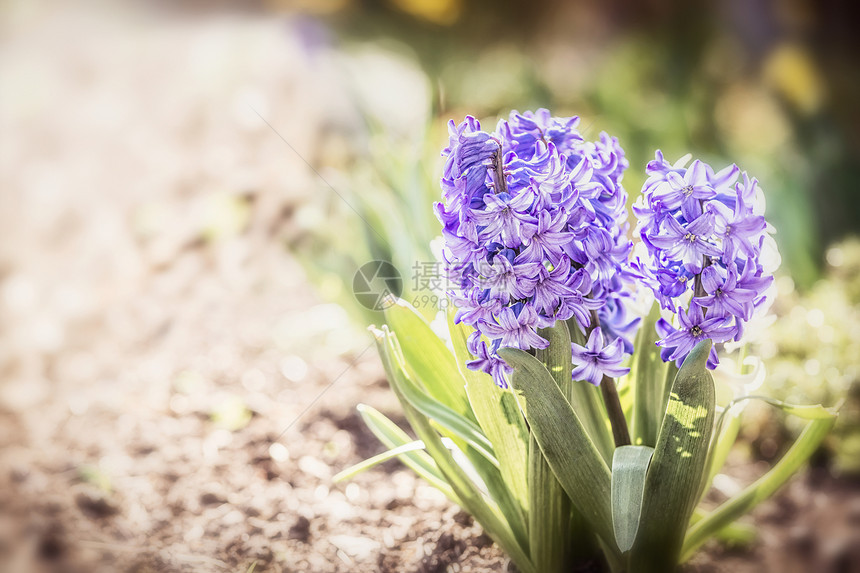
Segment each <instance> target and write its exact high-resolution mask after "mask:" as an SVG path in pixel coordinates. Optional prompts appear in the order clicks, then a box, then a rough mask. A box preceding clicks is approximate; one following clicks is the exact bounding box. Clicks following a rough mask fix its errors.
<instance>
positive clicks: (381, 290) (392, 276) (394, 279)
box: [352, 261, 403, 310]
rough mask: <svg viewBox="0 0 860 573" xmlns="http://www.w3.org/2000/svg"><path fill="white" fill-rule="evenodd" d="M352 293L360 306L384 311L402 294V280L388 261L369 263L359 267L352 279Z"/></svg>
mask: <svg viewBox="0 0 860 573" xmlns="http://www.w3.org/2000/svg"><path fill="white" fill-rule="evenodd" d="M352 292H353V294H354V295H355V299H356V300H357V301H358V302H359V304H361V306H363V307H365V308H368V309H370V310H385V309H386V308H388V307H390V306H391V305H393V304H394V299H395V298H397V297H399V296H400V295H401V294H403V279H402V278H400V273H399V272H398V271H397V269H396V268H394V265H392V264H391V263H389V262H388V261H370V262H369V263H365V264H363V265H361V267H360V268H359V269H358V270H357V271H356V273H355V276H354V277H352Z"/></svg>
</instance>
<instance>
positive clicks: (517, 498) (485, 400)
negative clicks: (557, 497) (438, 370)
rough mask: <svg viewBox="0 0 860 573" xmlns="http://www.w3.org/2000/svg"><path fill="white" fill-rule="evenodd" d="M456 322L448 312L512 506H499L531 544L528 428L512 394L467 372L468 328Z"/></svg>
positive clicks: (458, 353)
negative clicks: (529, 530) (528, 529)
mask: <svg viewBox="0 0 860 573" xmlns="http://www.w3.org/2000/svg"><path fill="white" fill-rule="evenodd" d="M453 319H454V311H453V309H451V310H450V311H449V312H448V330H449V333H450V335H451V344H452V346H453V348H454V354H455V355H456V357H457V366H458V367H459V368H460V372H461V374H462V375H463V377H464V378H465V379H466V394H467V395H468V397H469V403H470V404H471V406H472V411H473V412H474V414H475V418H477V420H478V424H479V425H480V426H481V429H482V430H483V431H484V434H485V435H486V436H487V438H489V440H490V442H491V443H492V445H493V451H494V452H495V454H496V458H497V459H498V460H499V472H500V474H501V479H502V481H503V483H504V486H505V488H506V489H507V491H508V492H509V495H510V497H511V504H510V506H507V505H506V503H505V500H504V499H499V500H498V501H499V506H500V509H501V510H502V512H503V513H504V514H505V517H506V518H507V519H508V522H509V523H510V524H511V528H512V529H513V530H514V532H515V533H516V534H517V536H518V538H521V539H523V540H524V541H527V539H528V534H527V527H526V524H527V523H528V522H527V515H528V483H527V481H526V480H527V471H526V468H527V465H526V462H527V458H528V439H529V438H528V428H526V423H525V420H524V419H523V415H522V412H520V407H519V405H518V404H517V401H516V398H515V397H514V395H513V393H512V392H511V391H509V390H505V389H503V388H499V387H498V386H496V384H495V382H494V381H493V379H492V378H491V377H490V376H489V375H487V374H485V373H483V372H478V371H475V370H469V369H468V368H466V361H467V360H471V359H472V357H471V356H470V355H469V353H468V350H467V349H466V338H467V336H468V327H467V326H465V325H463V324H454V320H453ZM488 486H489V484H488Z"/></svg>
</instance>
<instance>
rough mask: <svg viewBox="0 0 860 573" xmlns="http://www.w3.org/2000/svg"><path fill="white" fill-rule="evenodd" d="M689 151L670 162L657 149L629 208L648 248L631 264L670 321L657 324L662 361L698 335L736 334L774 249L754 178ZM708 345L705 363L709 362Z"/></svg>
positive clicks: (677, 357)
mask: <svg viewBox="0 0 860 573" xmlns="http://www.w3.org/2000/svg"><path fill="white" fill-rule="evenodd" d="M688 162H689V156H687V157H685V158H682V159H681V160H680V161H678V162H677V163H675V164H674V165H673V164H670V163H669V162H667V161H666V160H665V159H664V157H663V154H662V153H661V152H660V151H657V153H656V157H655V159H654V160H653V161H651V162H650V163H649V164H648V166H647V173H648V179H647V181H646V182H645V185H644V186H643V189H642V195H641V197H640V198H639V200H638V201H637V202H636V204H635V205H634V207H633V212H634V213H635V215H636V217H637V219H638V221H639V223H638V227H637V231H638V234H639V236H640V237H641V239H642V242H643V244H644V245H645V246H646V248H647V253H648V254H647V256H646V257H645V260H644V261H643V260H642V259H639V260H638V261H637V262H635V263H633V265H632V266H633V267H634V268H636V269H637V270H638V271H639V272H640V278H641V280H642V281H643V282H644V283H645V284H646V285H648V286H649V287H650V288H651V290H652V291H653V292H654V295H655V297H656V298H657V300H658V301H659V303H660V305H661V306H662V307H663V308H665V309H666V310H668V311H670V312H671V313H673V314H674V318H675V321H674V322H675V325H673V324H671V323H670V322H669V321H668V320H666V319H661V320H660V321H659V322H658V323H657V330H658V333H659V335H660V336H661V339H660V341H659V342H658V345H660V346H661V347H662V352H661V355H662V358H663V360H664V361H669V360H674V361H676V363H677V364H678V365H680V364H681V363H682V362H683V360H684V358H686V356H687V355H688V354H689V353H690V351H691V350H692V349H693V347H694V346H695V345H696V344H697V343H699V342H701V341H702V340H705V339H711V340H712V341H713V342H714V343H720V342H727V341H730V340H734V341H738V340H740V338H741V336H742V335H743V332H744V326H745V324H746V323H747V322H748V321H749V320H750V319H751V318H752V316H753V314H754V312H755V311H756V309H757V308H758V307H760V306H762V304H763V303H764V301H765V299H766V295H765V291H766V290H767V289H768V287H769V286H770V285H771V283H772V281H773V276H772V272H773V269H772V268H770V266H771V265H769V262H768V261H767V255H768V254H770V253H773V252H775V248H773V239H772V238H771V236H770V234H769V230H768V225H767V223H766V221H765V218H764V208H765V203H764V195H763V193H762V191H761V188H760V187H759V184H758V181H757V180H756V179H751V178H750V177H749V176H748V175H747V174H746V173H745V172H744V173H741V172H740V170H739V169H738V167H737V166H736V165H730V166H728V167H726V168H725V169H722V170H721V171H719V172H715V171H714V169H712V168H711V166H709V165H708V164H706V163H703V162H702V161H699V160H695V161H693V162H692V163H690V164H689V166H687V163H688ZM717 363H718V358H717V352H716V349H715V348H714V347H712V348H711V353H710V357H709V359H708V367H710V368H715V367H716V365H717Z"/></svg>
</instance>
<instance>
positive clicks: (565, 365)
mask: <svg viewBox="0 0 860 573" xmlns="http://www.w3.org/2000/svg"><path fill="white" fill-rule="evenodd" d="M538 334H539V335H540V336H542V337H543V338H545V339H546V340H547V341H549V346H548V347H547V348H545V349H542V350H538V351H537V352H536V358H537V360H538V361H540V362H541V363H542V364H543V365H544V367H545V368H546V370H547V372H549V374H550V376H551V377H552V378H553V380H554V381H555V383H556V385H557V386H558V388H559V389H560V390H561V391H562V393H565V390H568V389H569V388H570V386H571V385H572V381H571V371H572V370H573V364H572V363H571V354H570V334H569V332H568V330H567V325H566V324H565V323H564V322H562V321H557V322H556V323H555V325H554V326H553V327H551V328H544V329H541V330H539V331H538ZM526 407H528V403H526ZM529 496H530V501H529V507H530V508H531V511H530V512H529V549H530V550H531V558H532V561H533V562H534V564H535V566H536V567H537V568H538V570H540V571H549V572H555V571H562V570H563V569H564V564H565V562H566V560H567V558H568V556H567V555H566V552H567V549H568V545H569V543H568V534H569V527H570V500H569V499H568V497H567V494H566V493H565V491H564V488H562V486H561V484H560V483H559V481H558V479H557V478H556V477H555V475H554V474H553V472H552V469H551V468H550V465H549V463H548V462H547V460H546V459H545V458H544V456H543V454H542V453H541V451H540V446H539V444H538V442H537V440H536V438H535V436H534V434H533V435H532V436H531V438H530V440H529ZM571 557H575V556H571Z"/></svg>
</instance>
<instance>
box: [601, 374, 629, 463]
mask: <svg viewBox="0 0 860 573" xmlns="http://www.w3.org/2000/svg"><path fill="white" fill-rule="evenodd" d="M600 392H601V394H603V403H604V404H605V405H606V413H607V414H609V422H610V424H612V437H613V438H614V439H615V447H616V448H618V447H621V446H629V445H630V432H629V431H628V430H627V420H626V419H625V418H624V409H623V408H621V400H620V399H619V398H618V390H617V389H616V388H615V380H613V379H612V378H610V377H609V376H605V375H604V376H603V380H602V381H601V382H600Z"/></svg>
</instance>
